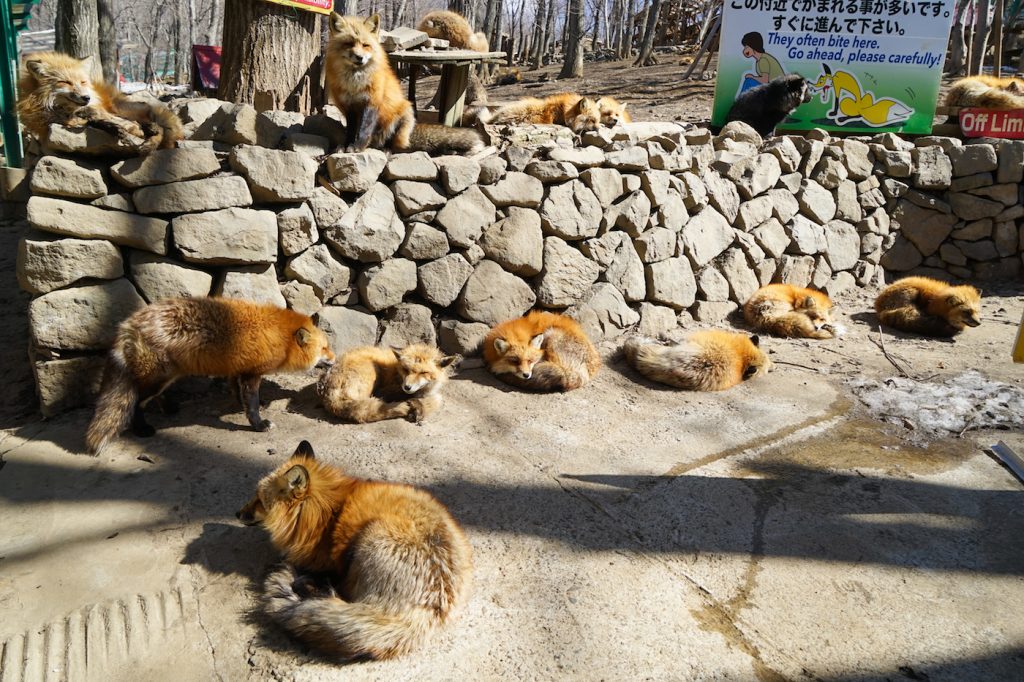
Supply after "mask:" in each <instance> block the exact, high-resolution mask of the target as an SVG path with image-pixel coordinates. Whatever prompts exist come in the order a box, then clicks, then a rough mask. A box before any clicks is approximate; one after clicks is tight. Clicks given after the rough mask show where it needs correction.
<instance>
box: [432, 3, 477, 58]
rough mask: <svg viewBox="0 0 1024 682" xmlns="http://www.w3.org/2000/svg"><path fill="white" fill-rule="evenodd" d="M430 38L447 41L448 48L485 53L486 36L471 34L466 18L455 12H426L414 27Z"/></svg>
mask: <svg viewBox="0 0 1024 682" xmlns="http://www.w3.org/2000/svg"><path fill="white" fill-rule="evenodd" d="M416 28H417V29H418V30H420V31H423V32H424V33H426V34H427V35H428V36H430V37H431V38H440V39H441V40H447V41H448V44H449V46H450V47H453V48H457V49H460V50H473V51H474V52H487V49H488V46H487V36H485V35H484V34H483V33H480V32H477V33H473V29H472V28H470V27H469V22H468V21H466V18H465V17H463V16H462V15H461V14H459V13H457V12H449V11H447V10H435V11H433V12H427V13H426V14H424V15H423V18H422V19H420V25H419V26H417V27H416Z"/></svg>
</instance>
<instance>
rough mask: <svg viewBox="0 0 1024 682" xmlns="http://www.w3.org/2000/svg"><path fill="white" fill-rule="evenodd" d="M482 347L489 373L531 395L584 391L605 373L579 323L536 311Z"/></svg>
mask: <svg viewBox="0 0 1024 682" xmlns="http://www.w3.org/2000/svg"><path fill="white" fill-rule="evenodd" d="M483 347H484V362H486V363H487V368H488V369H489V370H491V373H493V374H494V375H495V376H497V377H498V378H499V379H501V380H502V381H504V382H505V383H508V384H512V385H513V386H517V387H519V388H525V389H529V390H533V391H571V390H573V389H576V388H580V387H581V386H583V385H585V384H586V383H587V382H589V381H590V380H591V379H592V378H593V377H594V375H595V374H596V373H597V370H598V369H599V368H600V367H601V357H600V356H599V355H598V354H597V350H596V349H595V348H594V344H592V343H590V339H588V338H587V335H586V334H585V333H583V329H582V328H580V326H579V324H577V323H576V321H575V320H573V319H571V318H568V317H566V316H565V315H556V314H554V313H546V312H541V311H537V310H535V311H533V312H531V313H530V314H528V315H526V316H525V317H520V318H518V319H515V320H507V321H505V322H502V323H501V324H499V325H498V326H496V327H495V328H494V329H492V330H491V331H490V332H489V333H488V334H487V337H486V338H485V339H484V344H483Z"/></svg>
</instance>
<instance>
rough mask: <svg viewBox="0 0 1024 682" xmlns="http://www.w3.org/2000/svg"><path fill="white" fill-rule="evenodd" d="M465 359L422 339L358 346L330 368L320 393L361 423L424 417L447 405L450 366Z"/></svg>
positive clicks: (330, 407)
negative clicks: (403, 343)
mask: <svg viewBox="0 0 1024 682" xmlns="http://www.w3.org/2000/svg"><path fill="white" fill-rule="evenodd" d="M461 360H462V356H461V355H442V353H441V351H439V350H438V349H437V348H435V347H434V346H430V345H427V344H422V343H417V344H412V345H410V346H406V347H405V348H402V349H401V350H394V349H391V348H377V347H375V346H366V347H363V348H355V349H353V350H350V351H348V352H347V353H345V354H344V355H342V356H341V358H340V359H339V360H338V363H337V364H336V365H334V366H333V367H331V368H330V369H329V370H327V372H325V373H324V375H323V376H322V377H321V378H320V381H319V382H317V393H318V394H319V396H320V399H321V400H322V401H323V404H324V407H325V408H326V409H327V411H328V412H330V413H331V414H333V415H335V416H337V417H341V418H343V419H348V420H350V421H354V422H356V423H358V424H365V423H367V422H375V421H380V420H382V419H397V418H403V417H408V418H410V419H412V420H413V421H415V422H417V423H418V422H421V421H423V419H424V418H426V417H427V416H428V415H429V414H431V413H432V412H435V411H436V410H437V409H438V408H439V407H440V406H441V402H442V398H441V389H442V388H443V387H444V385H445V384H446V383H447V382H448V371H449V369H450V368H452V367H454V366H455V365H457V364H458V363H459V362H460V361H461Z"/></svg>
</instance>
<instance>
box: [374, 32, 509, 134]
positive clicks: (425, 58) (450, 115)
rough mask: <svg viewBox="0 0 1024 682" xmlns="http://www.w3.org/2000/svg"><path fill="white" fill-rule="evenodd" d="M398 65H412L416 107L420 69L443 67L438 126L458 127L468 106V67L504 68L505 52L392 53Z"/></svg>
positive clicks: (411, 83)
mask: <svg viewBox="0 0 1024 682" xmlns="http://www.w3.org/2000/svg"><path fill="white" fill-rule="evenodd" d="M390 56H391V58H392V59H394V60H395V61H396V62H399V63H404V64H409V65H410V66H411V67H412V68H411V69H409V101H410V102H412V105H413V107H415V106H416V76H417V71H419V67H420V66H440V67H441V85H440V86H439V87H438V93H439V94H440V98H439V100H438V102H439V104H438V116H437V117H438V123H441V124H443V125H446V126H457V125H460V124H461V123H462V110H463V108H464V107H465V106H466V88H467V87H468V86H469V67H470V66H473V65H474V64H501V63H504V62H505V59H506V57H505V53H504V52H474V51H472V50H398V51H397V52H392V53H391V55H390Z"/></svg>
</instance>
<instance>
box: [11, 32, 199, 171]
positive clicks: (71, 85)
mask: <svg viewBox="0 0 1024 682" xmlns="http://www.w3.org/2000/svg"><path fill="white" fill-rule="evenodd" d="M91 70H92V60H91V58H90V57H86V58H85V59H77V58H75V57H72V56H71V55H67V54H62V53H60V52H38V53H35V54H31V55H28V56H26V57H25V60H24V64H23V69H22V73H21V79H20V80H19V82H18V94H19V98H18V116H19V117H20V119H21V123H22V125H23V126H25V128H26V129H27V130H28V131H29V132H31V133H32V134H33V135H35V136H36V137H37V138H38V139H39V140H40V141H41V142H42V143H43V144H46V143H47V142H48V141H49V137H50V125H51V124H53V123H60V124H62V125H65V126H68V127H70V128H81V127H83V126H91V127H93V128H98V129H101V130H105V131H106V132H108V133H110V134H112V135H113V136H114V137H116V138H117V139H119V140H121V141H123V142H128V143H129V144H130V145H134V144H136V142H135V141H133V140H132V139H131V137H130V136H134V137H137V138H144V142H143V143H142V145H141V147H139V151H140V153H148V152H150V151H152V150H154V149H157V148H163V149H166V148H170V147H173V146H174V144H175V142H177V141H178V140H180V139H182V137H183V133H182V126H181V120H180V119H179V118H178V117H177V116H176V115H175V114H174V113H173V112H172V111H171V110H170V109H168V108H167V107H165V106H164V105H162V104H155V103H154V104H149V103H146V102H133V101H131V100H129V99H128V98H127V97H125V96H124V95H123V94H121V93H120V92H118V91H117V88H115V87H114V86H113V85H110V84H109V83H104V82H102V81H100V82H97V81H94V80H92V78H91V76H90V72H91Z"/></svg>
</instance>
